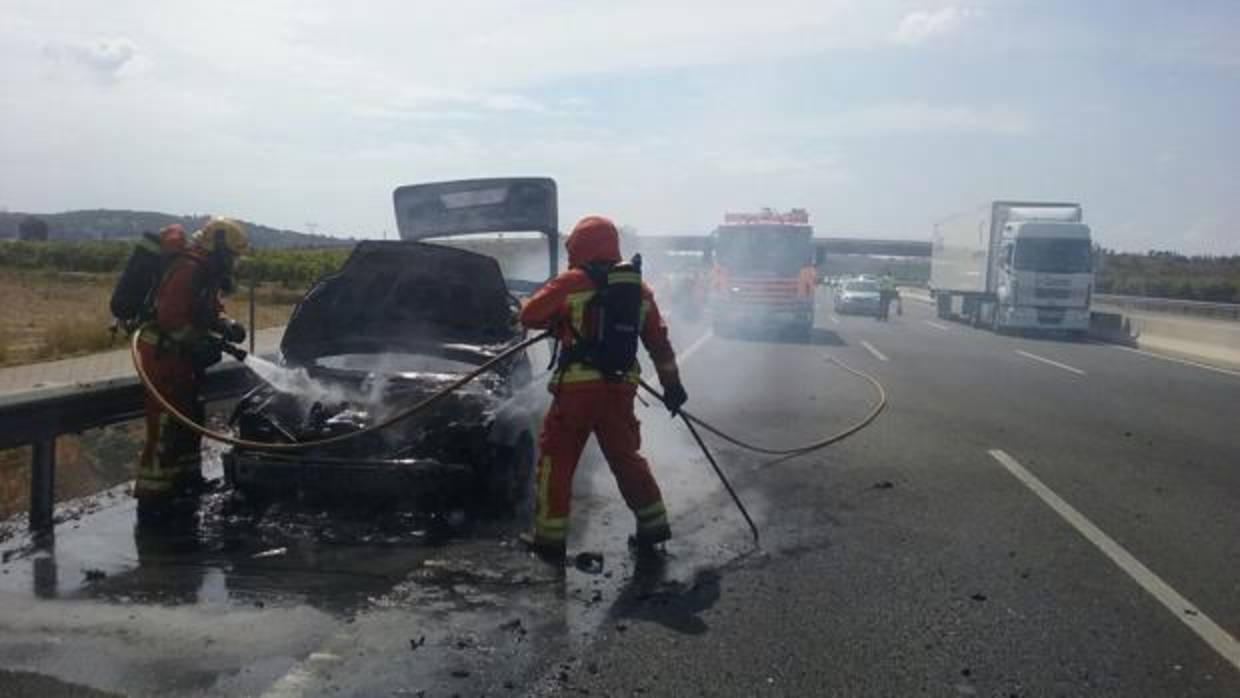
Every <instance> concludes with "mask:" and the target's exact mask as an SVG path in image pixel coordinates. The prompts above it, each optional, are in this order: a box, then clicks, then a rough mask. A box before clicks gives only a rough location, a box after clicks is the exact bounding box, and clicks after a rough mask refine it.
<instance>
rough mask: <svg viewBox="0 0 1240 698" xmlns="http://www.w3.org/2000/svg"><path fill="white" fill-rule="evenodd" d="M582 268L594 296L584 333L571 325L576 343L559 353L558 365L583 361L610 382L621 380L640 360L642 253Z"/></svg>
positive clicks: (590, 303)
mask: <svg viewBox="0 0 1240 698" xmlns="http://www.w3.org/2000/svg"><path fill="white" fill-rule="evenodd" d="M583 271H585V273H586V274H587V275H588V276H589V277H590V281H591V282H593V283H594V296H593V297H592V298H590V301H589V303H588V304H587V305H586V312H585V322H584V323H583V324H584V328H583V330H584V334H582V333H579V332H578V331H577V329H576V328H572V331H573V344H572V346H570V347H568V348H567V349H565V350H563V351H561V352H560V353H559V361H558V364H557V365H558V368H559V369H560V370H561V371H563V369H565V368H566V367H567V366H568V365H569V364H573V363H582V364H585V365H586V366H588V367H590V368H592V369H594V370H596V371H598V372H600V373H602V374H603V378H604V379H605V380H607V381H608V382H613V383H615V382H619V381H622V380H624V376H625V374H627V373H628V372H629V370H630V369H632V368H633V364H634V362H636V361H637V341H638V338H639V337H640V336H641V310H642V259H641V255H636V256H634V257H633V261H631V262H620V263H619V264H589V265H586V266H585V267H584V268H583ZM570 327H571V325H570ZM561 375H563V374H562V373H561Z"/></svg>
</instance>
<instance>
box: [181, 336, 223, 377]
mask: <svg viewBox="0 0 1240 698" xmlns="http://www.w3.org/2000/svg"><path fill="white" fill-rule="evenodd" d="M221 344H222V342H221V341H220V340H219V339H215V338H209V339H204V340H203V341H201V342H197V343H195V344H194V346H193V348H192V349H190V353H189V358H190V362H191V363H193V365H194V369H195V370H196V371H199V372H201V371H205V370H207V368H209V367H211V366H214V365H215V364H218V363H219V362H220V361H221V360H222V359H223V358H224V353H223V351H222V350H221V349H220V346H221Z"/></svg>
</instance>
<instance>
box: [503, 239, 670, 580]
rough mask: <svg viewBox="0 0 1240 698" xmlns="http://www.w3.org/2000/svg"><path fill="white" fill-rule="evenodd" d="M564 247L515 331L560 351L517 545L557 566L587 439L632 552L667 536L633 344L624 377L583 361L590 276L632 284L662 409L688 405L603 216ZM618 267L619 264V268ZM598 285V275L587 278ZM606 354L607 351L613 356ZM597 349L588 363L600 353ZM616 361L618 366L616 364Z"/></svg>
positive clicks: (589, 330)
mask: <svg viewBox="0 0 1240 698" xmlns="http://www.w3.org/2000/svg"><path fill="white" fill-rule="evenodd" d="M565 246H566V247H567V249H568V266H569V270H568V271H566V272H564V273H563V274H560V275H559V276H557V277H555V278H554V279H552V280H551V281H549V282H548V283H547V284H546V285H545V286H543V287H542V288H541V289H539V290H538V291H537V292H535V293H534V295H533V296H531V297H530V299H529V300H528V301H527V302H526V303H525V304H524V306H523V307H522V309H521V313H520V320H521V323H522V324H523V325H525V326H526V327H528V328H532V329H549V330H552V331H554V332H555V333H556V336H557V338H558V339H559V341H560V342H561V351H562V352H563V353H562V355H561V358H562V360H561V361H560V363H559V366H558V368H557V370H556V371H555V373H554V374H553V376H552V378H551V380H550V383H549V389H550V391H551V393H552V394H553V395H554V399H553V401H552V403H551V407H550V409H549V410H548V411H547V414H546V416H545V418H544V419H543V424H542V432H541V434H540V435H539V440H538V446H539V457H538V468H537V481H536V491H535V509H534V521H533V530H532V531H531V533H530V534H528V535H527V536H525V537H524V538H525V539H526V542H527V543H528V544H529V545H530V546H531V548H532V550H533V551H534V552H536V553H538V554H540V555H542V556H544V557H548V558H552V559H559V558H562V557H563V556H564V554H565V547H566V545H565V544H566V541H567V539H568V518H569V511H570V506H571V499H572V490H573V486H572V483H573V474H574V472H575V471H576V469H577V462H578V459H579V458H580V457H581V452H582V449H583V448H584V447H585V445H586V441H587V439H589V437H590V435H591V434H593V435H594V436H595V438H596V439H597V440H598V444H599V447H600V449H601V450H602V452H603V456H604V458H606V460H607V463H608V465H609V466H610V467H611V471H612V474H614V475H615V477H616V483H617V484H618V485H619V487H620V494H621V495H622V496H623V497H624V500H625V503H626V504H627V505H628V507H629V509H630V510H632V512H633V515H634V518H635V532H634V535H633V539H632V541H633V542H634V543H635V544H636V545H637V546H638V547H639V548H640V549H646V550H649V549H653V548H654V547H655V546H657V545H658V544H660V543H662V542H664V541H666V540H668V539H669V538H670V537H671V528H670V527H669V525H668V515H667V508H666V507H665V505H664V503H663V495H662V493H661V492H660V490H659V485H658V483H657V482H656V481H655V478H654V476H653V475H652V474H651V471H650V464H649V463H648V462H647V461H646V459H645V458H644V457H643V456H642V455H641V453H640V451H639V449H640V446H641V425H640V422H638V420H637V416H636V415H635V414H634V411H633V400H634V398H635V396H636V393H637V383H638V379H639V375H640V368H639V365H638V362H637V355H636V343H635V342H634V344H633V345H632V352H633V353H632V355H631V356H632V359H631V363H629V365H628V368H627V370H621V371H618V372H616V373H615V374H607V373H605V372H604V371H603V370H600V368H599V365H600V364H601V363H603V362H602V361H592V360H591V359H590V358H589V355H590V354H591V352H586V353H583V352H581V351H580V350H581V349H582V343H583V342H585V341H586V340H585V338H586V337H594V336H597V334H598V333H597V332H596V330H597V328H596V327H592V326H591V324H592V323H597V322H601V321H600V320H599V319H598V318H599V315H598V314H597V313H592V312H591V308H592V307H593V306H592V301H593V300H594V299H595V296H596V294H598V293H599V282H598V281H596V280H595V279H594V278H592V273H593V274H597V272H595V271H594V270H595V269H597V268H598V267H600V266H601V267H602V268H603V269H604V270H605V272H607V271H610V274H609V275H608V276H607V277H606V278H607V281H604V282H603V283H604V284H607V285H608V286H610V285H611V284H613V283H616V284H624V283H636V284H638V288H633V287H632V286H630V287H629V288H630V289H632V290H633V291H636V293H634V294H633V297H634V298H635V299H636V302H638V303H640V308H639V309H638V312H636V313H634V315H635V317H637V319H638V322H637V326H636V327H635V328H632V329H633V330H635V331H636V332H637V333H638V334H639V336H640V340H641V343H642V344H643V345H644V346H645V348H646V351H647V353H648V354H649V355H650V358H651V360H652V361H653V363H654V368H655V371H656V372H657V373H658V376H659V382H660V384H661V385H662V387H663V391H664V393H665V396H666V404H667V407H668V409H669V410H671V411H672V413H673V414H675V413H676V412H677V411H678V410H679V409H680V407H681V406H683V405H684V403H685V402H686V400H688V396H687V394H686V393H685V389H684V386H683V385H682V384H681V381H680V372H679V369H678V368H677V365H676V352H675V351H674V350H673V349H672V344H671V342H670V341H669V339H668V330H667V324H666V323H665V322H664V321H663V317H662V316H661V315H660V314H659V307H658V305H657V304H656V303H655V299H654V293H653V292H652V291H651V290H650V288H649V287H648V286H646V284H644V283H642V282H641V279H640V267H637V271H636V273H634V272H633V271H632V270H631V268H629V269H630V270H629V271H623V272H621V271H618V270H619V269H621V266H620V262H621V256H620V236H619V233H618V232H617V230H616V226H615V224H614V223H612V222H611V221H610V220H608V219H607V218H604V217H602V216H587V217H585V218H582V219H581V221H579V222H578V223H577V225H576V226H575V227H574V228H573V232H572V234H571V235H569V237H568V239H567V241H566V242H565ZM624 266H625V267H627V266H628V265H624ZM596 278H597V276H596ZM613 348H614V347H613ZM606 351H607V349H606V348H604V347H598V348H597V351H596V352H594V353H593V354H594V355H595V356H597V355H599V354H598V352H603V353H605V352H606ZM623 361H627V359H624V360H623Z"/></svg>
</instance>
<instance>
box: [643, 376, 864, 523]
mask: <svg viewBox="0 0 1240 698" xmlns="http://www.w3.org/2000/svg"><path fill="white" fill-rule="evenodd" d="M827 360H828V361H830V362H831V363H833V364H835V365H836V366H839V367H840V368H842V369H844V370H845V371H848V372H849V373H851V374H853V375H855V376H859V377H861V378H864V379H865V380H867V381H869V383H870V385H872V386H874V390H875V392H876V393H877V394H878V402H876V403H875V404H874V407H873V408H871V409H870V412H869V413H868V414H867V415H866V416H865V417H863V418H861V419H860V420H859V421H857V422H856V423H854V424H853V425H852V426H850V427H848V428H847V429H844V430H843V431H841V432H838V433H836V434H833V435H831V436H828V437H827V438H825V439H821V440H819V441H815V442H813V443H808V444H805V445H802V446H797V447H795V448H767V447H765V446H758V445H756V444H752V443H749V442H747V441H743V440H741V439H738V438H736V437H734V436H732V435H730V434H728V433H726V432H724V431H723V430H722V429H720V428H718V427H716V426H714V425H712V424H710V423H709V422H706V421H705V420H703V419H701V418H699V417H698V416H697V415H695V414H693V413H692V412H689V411H687V410H684V409H680V410H677V411H676V415H677V416H679V417H680V418H681V419H682V420H684V422H685V427H686V428H688V430H689V433H690V434H691V435H692V436H693V440H694V441H696V442H697V445H698V448H700V449H702V454H703V455H705V456H706V460H707V461H708V462H709V463H710V467H711V468H712V469H714V471H715V475H717V476H718V477H719V481H720V482H722V483H723V487H724V489H726V490H727V491H728V496H730V497H731V498H732V503H733V504H735V505H736V508H737V509H739V510H740V512H741V516H744V517H745V523H747V524H749V531H750V532H751V533H752V534H753V542H754V543H757V542H758V525H757V524H755V523H754V521H753V518H752V517H751V516H749V510H747V509H746V508H745V504H744V503H743V502H741V498H740V495H738V494H736V490H735V489H734V488H733V487H732V483H731V482H730V481H729V480H728V477H727V475H724V473H723V469H722V468H720V467H719V463H718V462H716V461H715V456H714V454H712V453H711V451H710V449H709V448H708V447H707V446H706V442H705V441H703V440H702V436H701V435H700V434H698V430H697V427H695V426H693V425H694V424H697V425H699V426H701V427H702V428H703V429H705V430H706V431H708V432H710V433H712V434H714V435H715V436H718V437H719V438H721V439H723V440H724V441H727V442H728V443H730V444H732V445H734V446H738V447H740V448H743V449H745V450H748V451H753V452H755V453H761V454H764V455H770V456H794V455H803V454H806V453H811V452H813V451H818V450H821V449H824V448H826V447H827V446H830V445H831V444H834V443H839V442H840V441H843V440H844V439H846V438H848V437H849V436H852V435H853V434H856V433H857V432H859V431H861V430H862V429H864V428H866V427H867V426H869V425H870V422H873V421H874V420H875V419H877V418H878V415H879V414H880V413H881V412H882V411H883V410H884V409H886V407H887V391H886V390H884V389H883V384H882V383H879V382H878V379H876V378H875V377H874V376H871V375H870V374H868V373H863V372H861V371H858V370H856V369H854V368H852V367H850V366H848V365H846V364H845V363H844V362H842V361H840V360H839V359H836V358H835V357H833V356H828V357H827ZM641 387H642V389H644V390H645V391H646V392H648V393H650V394H651V395H653V396H654V397H655V398H656V399H658V400H659V401H660V402H663V395H661V394H660V393H659V391H657V390H655V389H654V388H653V387H651V386H650V384H649V383H647V382H646V381H644V380H643V381H641Z"/></svg>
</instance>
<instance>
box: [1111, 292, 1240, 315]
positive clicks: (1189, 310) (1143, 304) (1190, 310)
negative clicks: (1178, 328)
mask: <svg viewBox="0 0 1240 698" xmlns="http://www.w3.org/2000/svg"><path fill="white" fill-rule="evenodd" d="M1094 302H1095V303H1096V304H1098V305H1109V306H1112V307H1115V308H1127V309H1129V310H1147V311H1150V312H1156V313H1170V314H1176V315H1189V316H1192V317H1204V318H1215V319H1218V320H1240V303H1205V302H1202V301H1183V300H1175V299H1171V298H1149V297H1146V296H1112V295H1108V294H1104V293H1095V294H1094Z"/></svg>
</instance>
